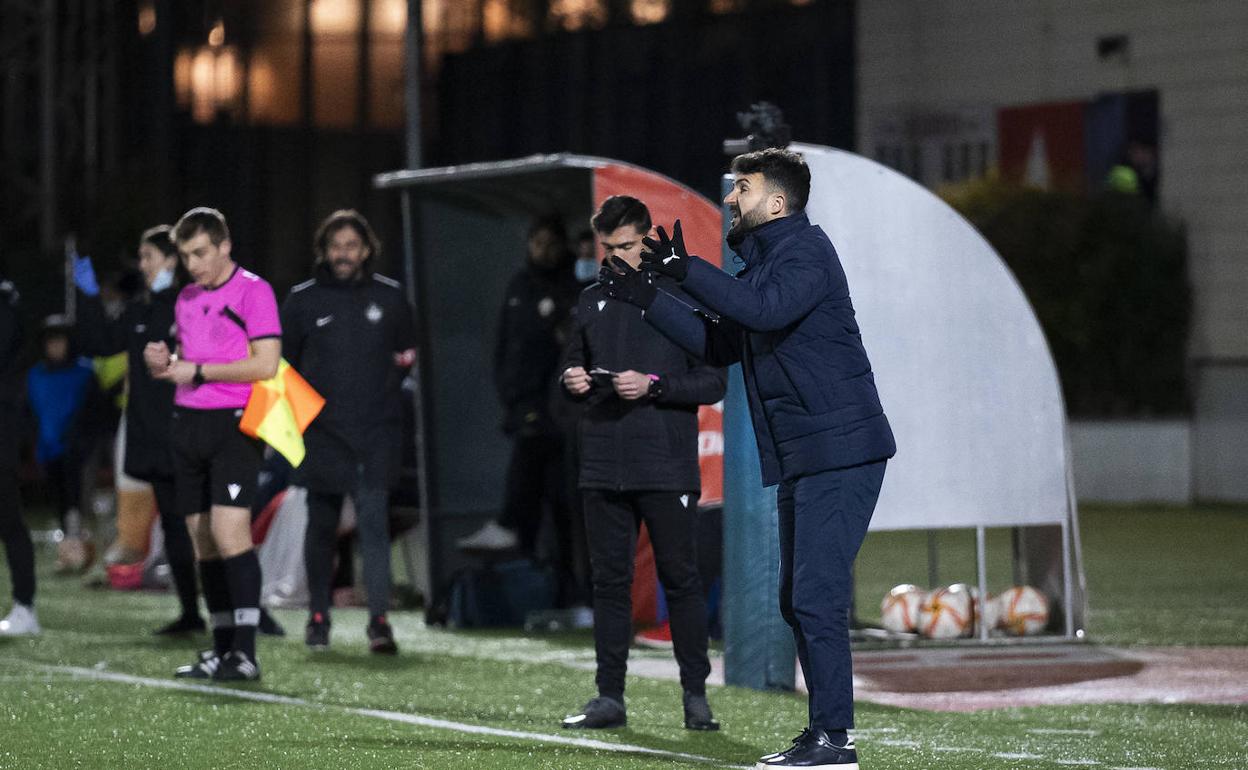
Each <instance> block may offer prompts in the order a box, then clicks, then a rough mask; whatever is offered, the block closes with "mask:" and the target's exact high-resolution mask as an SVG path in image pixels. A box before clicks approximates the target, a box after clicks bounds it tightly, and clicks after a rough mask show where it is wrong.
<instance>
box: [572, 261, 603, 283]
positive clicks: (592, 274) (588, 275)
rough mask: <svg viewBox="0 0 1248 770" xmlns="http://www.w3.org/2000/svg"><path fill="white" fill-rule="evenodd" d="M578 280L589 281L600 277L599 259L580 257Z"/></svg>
mask: <svg viewBox="0 0 1248 770" xmlns="http://www.w3.org/2000/svg"><path fill="white" fill-rule="evenodd" d="M574 270H575V271H576V280H578V281H580V282H581V283H589V282H590V281H592V280H594V279H596V278H597V277H598V260H596V259H592V258H591V259H578V260H576V266H575V268H574Z"/></svg>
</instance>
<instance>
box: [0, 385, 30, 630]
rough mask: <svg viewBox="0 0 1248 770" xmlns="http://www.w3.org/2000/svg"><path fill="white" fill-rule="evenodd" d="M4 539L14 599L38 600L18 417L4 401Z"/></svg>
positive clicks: (0, 526)
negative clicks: (20, 472)
mask: <svg viewBox="0 0 1248 770" xmlns="http://www.w3.org/2000/svg"><path fill="white" fill-rule="evenodd" d="M0 409H3V410H4V411H5V412H6V414H0V541H3V542H4V552H5V554H6V555H7V557H8V560H9V576H10V577H11V578H12V580H13V600H14V601H16V602H18V603H19V604H25V605H27V606H30V605H31V604H32V603H33V602H34V601H35V547H34V545H33V544H32V543H31V541H30V529H28V528H27V527H26V521H25V519H23V518H22V501H21V497H20V496H19V495H18V489H17V437H18V432H17V420H16V419H11V415H10V414H8V412H9V411H10V408H9V405H8V404H0Z"/></svg>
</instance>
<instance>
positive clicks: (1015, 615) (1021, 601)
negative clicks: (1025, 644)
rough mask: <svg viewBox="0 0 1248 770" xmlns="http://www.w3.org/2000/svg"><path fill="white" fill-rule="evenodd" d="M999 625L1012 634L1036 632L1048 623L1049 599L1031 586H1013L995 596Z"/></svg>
mask: <svg viewBox="0 0 1248 770" xmlns="http://www.w3.org/2000/svg"><path fill="white" fill-rule="evenodd" d="M996 605H997V613H998V615H999V617H1000V620H999V625H1000V627H1001V628H1003V629H1005V631H1006V633H1009V634H1013V635H1014V636H1030V635H1032V634H1038V633H1040V632H1041V631H1043V630H1044V629H1045V627H1046V626H1048V625H1049V599H1048V597H1046V596H1045V595H1044V594H1043V593H1041V592H1040V591H1039V590H1038V589H1035V588H1032V587H1031V586H1014V587H1013V588H1007V589H1006V590H1004V591H1002V592H1001V595H1000V596H998V597H997V598H996Z"/></svg>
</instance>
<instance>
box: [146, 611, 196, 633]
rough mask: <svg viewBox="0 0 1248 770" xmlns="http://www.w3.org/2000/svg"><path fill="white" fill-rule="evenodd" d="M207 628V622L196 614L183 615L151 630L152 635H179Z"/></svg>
mask: <svg viewBox="0 0 1248 770" xmlns="http://www.w3.org/2000/svg"><path fill="white" fill-rule="evenodd" d="M207 630H208V624H206V623H204V619H203V618H201V617H200V616H198V615H183V616H182V617H180V618H178V619H177V620H175V621H173V622H172V623H169V624H168V625H164V626H161V627H160V628H158V629H156V630H155V631H153V632H152V635H153V636H179V635H181V634H198V633H203V632H204V631H207Z"/></svg>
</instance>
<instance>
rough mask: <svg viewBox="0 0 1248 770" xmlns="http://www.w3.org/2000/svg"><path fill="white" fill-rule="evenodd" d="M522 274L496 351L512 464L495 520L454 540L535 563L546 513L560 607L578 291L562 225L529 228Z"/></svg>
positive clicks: (567, 571)
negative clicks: (568, 386) (571, 337)
mask: <svg viewBox="0 0 1248 770" xmlns="http://www.w3.org/2000/svg"><path fill="white" fill-rule="evenodd" d="M527 247H528V253H527V254H526V259H525V264H524V267H522V268H520V269H519V270H518V271H516V274H515V275H513V276H512V278H511V280H510V281H508V282H507V291H506V294H505V295H504V298H503V306H502V309H501V310H500V312H499V316H498V335H497V337H496V341H495V346H494V362H493V363H494V385H495V389H496V390H497V393H498V400H499V402H500V404H501V406H502V408H503V433H505V434H506V435H507V436H509V437H510V438H511V440H512V442H513V443H512V450H511V459H510V461H509V463H508V466H507V477H506V481H505V485H506V486H505V489H504V492H503V510H502V513H501V514H500V516H499V518H498V521H491V522H488V523H487V524H486V525H485V526H483V527H482V528H481V529H479V530H477V531H476V532H474V533H473V534H471V535H469V536H467V537H464V538H461V539H459V540H457V541H456V545H457V546H458V547H459V548H460V549H462V550H465V551H507V550H511V549H514V548H517V547H519V548H520V550H521V551H523V552H524V553H525V554H527V555H529V556H533V555H534V554H535V551H536V545H537V536H538V532H539V531H540V529H541V523H542V516H543V512H544V510H545V509H546V508H549V510H550V512H551V516H552V520H553V521H552V523H553V525H554V531H555V536H556V538H557V541H558V542H557V547H558V553H556V554H555V562H556V567H557V569H558V572H559V592H560V596H559V597H558V598H559V603H560V604H562V605H564V606H567V605H569V604H572V603H573V602H574V601H576V600H577V599H578V598H579V597H576V596H574V593H575V591H574V589H573V583H572V581H573V577H572V576H573V573H574V571H575V570H574V568H573V566H572V564H573V552H574V548H575V543H574V540H573V537H574V534H575V528H574V527H573V526H572V520H571V507H570V506H569V503H568V493H569V489H568V487H569V486H570V485H569V484H568V483H567V466H566V465H565V462H564V458H565V456H566V454H565V453H566V450H567V447H566V446H565V433H566V429H565V428H566V426H565V424H564V423H565V422H566V421H567V414H566V413H567V411H568V410H567V409H564V408H563V407H564V406H565V405H566V404H565V402H564V399H563V398H562V396H561V395H560V393H559V391H558V376H557V375H558V372H559V361H560V357H561V355H562V353H563V349H564V347H565V346H566V345H567V341H568V334H569V330H570V329H571V326H572V324H571V316H572V311H573V309H574V308H575V307H576V298H577V295H579V294H580V291H581V284H580V283H578V282H577V280H576V274H575V273H574V272H573V262H574V261H575V255H573V254H572V252H571V251H569V250H568V247H567V236H566V233H565V232H564V227H563V223H562V221H560V220H559V219H555V218H547V217H543V218H539V219H537V220H535V221H534V222H533V224H532V225H531V226H530V227H529V233H528V243H527Z"/></svg>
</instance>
